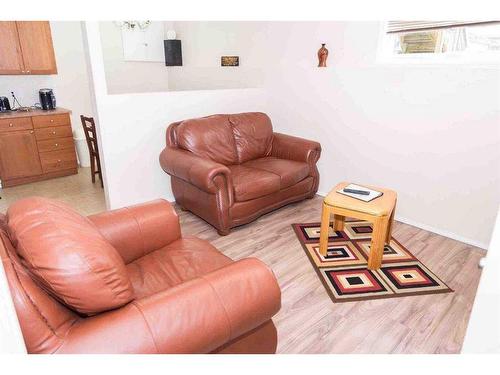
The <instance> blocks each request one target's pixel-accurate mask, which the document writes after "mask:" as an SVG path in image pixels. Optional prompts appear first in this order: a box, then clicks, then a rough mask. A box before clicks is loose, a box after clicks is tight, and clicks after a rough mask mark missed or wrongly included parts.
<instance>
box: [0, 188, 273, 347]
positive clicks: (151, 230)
mask: <svg viewBox="0 0 500 375" xmlns="http://www.w3.org/2000/svg"><path fill="white" fill-rule="evenodd" d="M0 235H1V242H0V257H1V259H2V263H3V266H4V268H5V272H6V275H7V281H8V283H9V286H10V290H11V294H12V298H13V301H14V306H15V309H16V312H17V316H18V318H19V322H20V326H21V330H22V333H23V336H24V340H25V344H26V347H27V350H28V352H29V353H210V352H211V353H274V352H275V350H276V343H277V336H276V329H275V327H274V325H273V322H272V321H271V317H272V316H273V315H274V314H275V313H276V312H277V311H278V310H279V308H280V298H281V297H280V289H279V287H278V285H277V283H276V279H275V277H274V275H273V274H272V272H271V271H270V270H269V269H268V268H267V267H266V266H265V265H264V264H263V263H262V262H260V261H259V260H257V259H252V258H249V259H244V260H240V261H237V262H233V261H232V260H231V259H229V258H228V257H226V256H225V255H223V254H221V253H220V252H219V251H217V249H215V248H214V247H213V246H211V245H210V244H209V243H208V242H206V241H202V240H200V239H197V238H193V237H183V236H181V230H180V227H179V221H178V217H177V215H176V213H175V211H174V210H173V208H172V206H171V205H170V204H169V203H168V202H166V201H163V200H158V201H154V202H150V203H145V204H142V205H137V206H133V207H128V208H123V209H119V210H114V211H108V212H104V213H102V214H98V215H93V216H90V217H88V218H86V217H83V216H80V215H79V214H78V213H76V212H75V211H73V210H72V209H71V208H70V207H68V206H67V205H65V204H62V203H59V202H57V201H52V200H48V199H44V198H27V199H23V200H20V201H17V202H16V203H14V204H13V205H11V206H10V208H9V210H8V212H7V216H6V217H2V218H1V220H0Z"/></svg>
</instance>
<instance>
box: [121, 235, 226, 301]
mask: <svg viewBox="0 0 500 375" xmlns="http://www.w3.org/2000/svg"><path fill="white" fill-rule="evenodd" d="M232 262H233V261H232V260H231V259H230V258H228V257H226V256H225V255H224V254H222V253H221V252H219V251H218V250H217V249H216V248H215V247H213V246H212V245H210V243H208V242H207V241H204V240H200V239H199V238H195V237H183V238H181V239H179V240H176V241H174V242H172V243H171V244H169V245H167V246H165V247H163V248H161V249H159V250H156V251H154V252H152V253H149V254H147V255H145V256H143V257H142V258H139V259H137V260H135V261H133V262H132V263H129V264H128V265H127V270H128V274H129V277H130V281H131V282H132V286H133V288H134V292H135V295H136V297H137V298H143V297H147V296H150V295H152V294H155V293H158V292H161V291H162V290H165V289H168V288H171V287H173V286H175V285H178V284H181V283H183V282H185V281H188V280H191V279H194V278H196V277H199V276H202V275H204V274H207V273H209V272H212V271H214V270H216V269H219V268H221V267H224V266H226V265H228V264H230V263H232Z"/></svg>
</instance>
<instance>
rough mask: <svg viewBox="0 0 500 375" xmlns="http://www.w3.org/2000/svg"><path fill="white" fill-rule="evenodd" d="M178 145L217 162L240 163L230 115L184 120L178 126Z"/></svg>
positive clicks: (225, 163)
mask: <svg viewBox="0 0 500 375" xmlns="http://www.w3.org/2000/svg"><path fill="white" fill-rule="evenodd" d="M177 145H178V146H179V147H180V148H182V149H184V150H188V151H191V152H192V153H193V154H195V155H197V156H200V157H202V158H205V159H211V160H213V161H216V162H217V163H221V164H224V165H231V164H237V163H238V156H237V155H236V145H235V142H234V136H233V131H232V129H231V124H230V123H229V116H228V115H213V116H208V117H202V118H197V119H190V120H185V121H182V122H181V123H180V124H179V125H178V126H177Z"/></svg>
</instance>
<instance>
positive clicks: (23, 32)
mask: <svg viewBox="0 0 500 375" xmlns="http://www.w3.org/2000/svg"><path fill="white" fill-rule="evenodd" d="M17 32H18V34H19V44H20V45H21V51H22V54H23V61H24V70H25V71H26V73H27V74H57V67H56V57H55V55H54V46H53V45H52V35H51V33H50V24H49V22H48V21H18V22H17Z"/></svg>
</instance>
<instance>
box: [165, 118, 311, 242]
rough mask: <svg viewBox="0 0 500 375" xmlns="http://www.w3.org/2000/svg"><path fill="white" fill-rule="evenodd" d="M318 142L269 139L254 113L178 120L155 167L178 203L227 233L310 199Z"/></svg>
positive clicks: (266, 123) (265, 121) (269, 131)
mask: <svg viewBox="0 0 500 375" xmlns="http://www.w3.org/2000/svg"><path fill="white" fill-rule="evenodd" d="M320 154H321V145H320V144H319V143H318V142H313V141H308V140H305V139H302V138H297V137H292V136H289V135H284V134H279V133H273V128H272V124H271V120H270V119H269V117H268V116H267V115H266V114H264V113H260V112H250V113H240V114H232V115H213V116H208V117H203V118H197V119H191V120H184V121H180V122H175V123H173V124H171V125H170V126H169V127H168V129H167V147H166V148H165V149H164V150H163V151H162V153H161V155H160V164H161V166H162V168H163V170H164V171H165V172H167V173H168V174H169V175H170V176H171V182H172V191H173V194H174V196H175V200H176V202H177V204H179V205H180V206H181V207H182V208H184V209H186V210H189V211H191V212H193V213H194V214H196V215H198V216H199V217H201V218H202V219H204V220H206V221H207V222H209V223H210V224H212V225H213V226H214V227H215V228H217V230H218V232H219V234H221V235H226V234H228V233H229V231H230V228H232V227H235V226H238V225H241V224H246V223H248V222H250V221H252V220H255V219H256V218H257V217H259V216H260V215H262V214H265V213H267V212H270V211H272V210H274V209H276V208H279V207H281V206H284V205H286V204H288V203H291V202H296V201H300V200H302V199H305V198H312V197H313V196H314V195H315V193H316V191H317V190H318V184H319V173H318V169H317V168H316V162H317V161H318V159H319V157H320Z"/></svg>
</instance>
